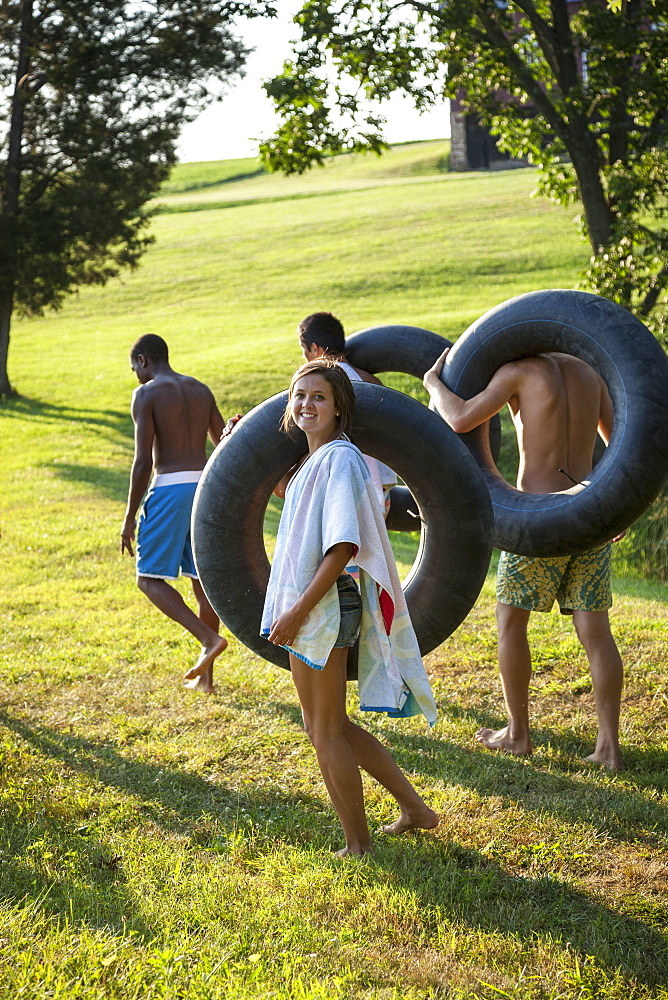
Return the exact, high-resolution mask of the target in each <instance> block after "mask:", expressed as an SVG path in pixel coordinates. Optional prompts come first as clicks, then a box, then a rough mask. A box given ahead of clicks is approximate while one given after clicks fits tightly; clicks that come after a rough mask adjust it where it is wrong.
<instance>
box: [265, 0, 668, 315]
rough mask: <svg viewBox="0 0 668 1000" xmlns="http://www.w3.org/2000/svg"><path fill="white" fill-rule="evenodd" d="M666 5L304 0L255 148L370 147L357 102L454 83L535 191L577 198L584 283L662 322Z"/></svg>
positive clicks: (285, 165) (377, 139) (292, 160)
mask: <svg viewBox="0 0 668 1000" xmlns="http://www.w3.org/2000/svg"><path fill="white" fill-rule="evenodd" d="M667 13H668V12H667V11H666V2H665V0H654V2H651V0H611V2H610V4H609V5H608V3H606V2H603V0H598V2H596V0H593V2H589V3H579V2H569V0H445V2H420V0H336V2H330V0H307V2H304V3H303V5H302V8H301V10H300V12H299V14H298V15H297V16H296V18H295V21H296V23H297V24H298V25H299V26H300V28H301V39H300V41H299V42H298V43H296V51H295V58H294V59H293V60H290V61H288V62H286V63H285V65H284V71H283V73H282V75H280V76H278V77H276V78H275V79H273V80H271V81H269V82H268V83H267V84H265V89H266V91H267V93H268V94H269V95H270V96H271V97H273V99H274V101H275V103H276V106H277V109H278V110H279V112H280V114H281V115H282V118H283V122H282V124H281V126H280V127H279V129H278V131H277V132H276V134H275V135H274V136H273V137H271V138H270V139H268V140H266V141H265V142H263V144H262V146H261V154H262V156H263V158H264V160H265V162H266V163H267V164H268V166H269V167H270V168H272V169H280V170H283V171H285V172H286V173H291V172H295V171H297V172H302V171H303V170H305V169H307V168H308V167H310V166H311V165H312V164H314V163H317V164H322V163H323V160H324V157H325V156H326V155H328V154H330V153H338V152H342V151H356V150H360V149H371V150H375V151H376V152H379V151H381V150H382V149H383V148H384V147H385V144H384V142H383V138H382V133H381V127H382V119H379V118H378V116H377V115H375V114H374V113H373V112H369V110H368V108H369V105H368V103H367V102H368V101H371V102H373V101H378V100H381V99H383V98H385V97H387V96H388V95H389V94H390V93H392V92H393V91H403V92H404V93H406V94H409V95H411V96H412V98H413V100H414V101H415V104H416V106H417V107H418V108H423V107H426V106H428V105H430V104H433V103H435V102H436V101H440V100H443V98H444V97H445V96H451V97H454V96H455V95H460V96H461V95H462V94H463V95H464V101H465V104H466V106H467V107H468V108H469V109H470V110H471V111H475V112H477V113H478V114H479V115H480V116H481V119H482V121H483V123H484V124H487V125H488V126H489V127H490V128H491V131H492V133H493V134H494V135H496V136H497V137H498V140H499V146H500V147H501V149H503V150H505V151H506V152H508V153H510V154H511V155H512V156H515V157H518V158H521V159H526V160H528V161H529V162H531V163H534V164H536V165H537V166H538V167H539V168H540V171H541V176H540V185H539V189H540V191H541V192H542V193H543V194H545V195H547V196H549V197H550V198H552V199H553V200H554V201H556V202H558V203H560V204H562V205H570V204H573V203H575V202H578V201H579V202H580V203H581V206H582V214H581V216H580V217H579V218H578V222H579V225H580V227H581V231H582V233H583V235H584V237H585V238H586V239H588V240H589V243H590V246H591V251H592V255H591V259H590V264H589V267H588V269H587V271H586V272H585V275H584V279H585V282H586V283H587V284H588V285H589V287H591V288H593V289H594V290H595V291H598V292H600V293H601V294H603V295H606V296H607V297H608V298H611V299H613V300H615V301H617V302H619V303H621V304H622V305H624V306H626V307H627V308H629V309H631V310H632V311H634V312H636V314H638V315H639V316H640V317H641V318H643V319H644V320H645V321H646V322H651V323H653V325H654V327H655V329H656V330H657V331H658V330H662V329H665V323H666V312H667V309H668V306H667V304H666V297H667V291H668V264H667V263H666V250H667V249H668V228H667V227H666V224H665V216H666V208H667V206H668V202H667V199H666V194H667V189H668V148H667V138H668V20H667ZM333 74H334V78H335V81H336V82H335V83H333V82H331V77H332V75H333ZM441 81H444V82H441Z"/></svg>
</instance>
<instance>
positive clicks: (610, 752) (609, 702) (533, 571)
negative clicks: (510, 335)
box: [424, 350, 623, 771]
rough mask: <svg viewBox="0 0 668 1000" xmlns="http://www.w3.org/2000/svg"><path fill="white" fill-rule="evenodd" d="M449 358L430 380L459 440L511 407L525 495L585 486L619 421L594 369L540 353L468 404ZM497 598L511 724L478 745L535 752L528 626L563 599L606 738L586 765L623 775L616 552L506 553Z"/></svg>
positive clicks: (482, 733) (483, 735)
mask: <svg viewBox="0 0 668 1000" xmlns="http://www.w3.org/2000/svg"><path fill="white" fill-rule="evenodd" d="M447 354H448V351H447V350H446V351H445V352H444V353H443V354H442V355H441V357H440V358H439V359H438V361H436V363H435V364H434V366H433V367H432V368H431V369H430V370H429V371H428V372H427V374H426V375H425V377H424V385H425V388H426V389H427V390H428V392H429V395H430V396H431V399H432V402H433V403H434V405H435V407H436V409H437V411H438V412H439V413H440V415H441V416H442V417H443V418H444V420H446V421H447V423H448V424H449V425H450V426H451V427H452V429H453V430H454V431H456V432H457V433H458V434H463V433H466V432H467V431H470V430H472V429H473V428H474V427H478V426H479V425H480V424H482V423H484V422H485V421H486V420H489V419H490V418H491V417H493V416H494V414H495V413H498V412H499V410H500V409H501V408H502V407H503V406H504V405H505V404H506V403H507V404H508V406H509V408H510V412H511V415H512V418H513V422H514V424H515V428H516V431H517V441H518V445H519V452H520V467H519V473H518V478H517V488H518V489H519V490H524V491H525V492H527V493H558V492H560V491H561V490H564V489H568V488H569V487H570V486H571V485H572V484H573V482H576V483H579V482H582V481H583V480H585V479H586V478H587V476H588V475H589V474H590V472H591V470H592V463H593V452H594V444H595V442H596V435H597V432H598V433H600V435H601V437H602V438H603V440H604V441H605V443H606V444H607V443H608V441H609V439H610V434H611V432H612V422H613V412H612V403H611V401H610V396H609V395H608V390H607V388H606V386H605V383H604V381H603V379H602V378H601V377H600V376H599V375H598V374H597V373H596V372H595V371H594V370H593V368H590V367H589V365H587V364H585V363H584V362H583V361H581V360H580V359H579V358H574V357H572V356H571V355H568V354H557V353H549V354H539V355H536V356H535V357H530V358H523V359H521V360H519V361H511V362H509V363H508V364H505V365H503V366H502V367H501V368H499V369H498V371H497V372H495V374H494V375H493V377H492V379H491V380H490V382H489V385H488V386H487V387H486V388H485V389H483V391H482V392H480V393H478V395H477V396H474V397H473V398H472V399H468V400H465V399H461V398H460V397H459V396H456V395H455V394H454V393H453V392H451V391H450V390H449V389H448V388H447V387H446V386H445V385H444V384H443V383H442V382H441V380H440V377H439V376H440V374H441V370H442V368H443V363H444V361H445V358H446V356H447ZM496 596H497V605H496V620H497V627H498V633H499V650H498V655H499V671H500V673H501V683H502V686H503V694H504V698H505V702H506V710H507V712H508V725H507V726H505V727H504V728H503V729H499V730H497V731H494V730H492V729H480V730H479V731H478V732H477V733H476V739H478V740H479V741H480V742H481V743H482V744H483V745H484V746H486V747H488V748H489V749H490V750H503V751H505V752H506V753H512V754H518V755H522V754H530V753H531V751H532V745H531V736H530V732H529V683H530V680H531V653H530V650H529V643H528V639H527V626H528V624H529V616H530V614H531V612H532V611H550V609H551V608H552V605H553V603H554V601H555V599H556V600H558V602H559V606H560V609H561V612H562V614H572V615H573V624H574V626H575V631H576V633H577V636H578V639H579V640H580V642H581V644H582V646H583V647H584V650H585V652H586V654H587V659H588V660H589V667H590V669H591V676H592V683H593V688H594V698H595V701H596V714H597V717H598V738H597V740H596V747H595V749H594V752H593V753H592V754H591V755H590V756H589V757H587V758H586V760H587V761H589V762H591V763H594V764H601V765H602V766H603V767H606V768H608V770H610V771H618V770H620V769H621V768H622V756H621V751H620V749H619V708H620V701H621V692H622V683H623V670H622V661H621V658H620V655H619V651H618V650H617V646H616V644H615V640H614V639H613V637H612V633H611V631H610V623H609V621H608V608H609V607H610V606H611V604H612V596H611V592H610V544H609V543H608V544H606V545H603V546H599V547H597V548H595V549H592V550H591V551H589V552H584V553H582V554H581V555H576V556H565V557H557V558H528V557H526V556H517V555H513V554H511V553H508V552H502V553H501V557H500V559H499V569H498V574H497V593H496Z"/></svg>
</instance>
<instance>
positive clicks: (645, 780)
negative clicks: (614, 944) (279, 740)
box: [267, 702, 668, 846]
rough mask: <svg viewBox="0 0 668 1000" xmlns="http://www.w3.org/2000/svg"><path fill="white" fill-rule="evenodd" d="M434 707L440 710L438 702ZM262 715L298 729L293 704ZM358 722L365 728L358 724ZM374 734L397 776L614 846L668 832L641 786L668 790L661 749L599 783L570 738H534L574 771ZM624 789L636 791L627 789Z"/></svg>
mask: <svg viewBox="0 0 668 1000" xmlns="http://www.w3.org/2000/svg"><path fill="white" fill-rule="evenodd" d="M439 708H440V709H441V711H443V710H444V706H443V704H442V703H441V704H440V705H439ZM445 710H446V711H447V712H448V714H451V715H453V716H456V717H458V718H469V719H471V722H472V731H475V728H478V726H479V725H489V724H490V722H491V721H492V720H490V719H489V718H486V717H485V718H482V717H481V718H479V719H477V723H476V724H474V719H475V715H474V714H473V713H471V712H470V711H464V710H462V709H460V708H459V706H450V705H447V706H445ZM267 711H268V712H269V713H272V714H275V713H281V714H282V715H284V716H285V717H286V718H287V719H289V721H290V722H292V723H293V724H294V725H296V726H298V727H300V728H302V717H301V712H300V711H299V708H298V706H296V705H293V704H290V703H288V702H271V703H269V704H268V705H267ZM361 724H362V725H364V720H361ZM377 731H378V730H377ZM380 732H381V734H382V736H381V738H382V739H383V741H384V742H385V743H386V744H387V746H388V748H389V749H390V752H391V753H392V756H393V757H394V758H395V760H396V762H397V764H398V765H399V767H401V768H402V770H404V771H408V772H413V773H416V774H420V775H422V776H423V777H426V778H433V779H434V780H435V781H439V782H442V781H446V782H449V783H452V784H457V785H460V786H461V787H463V788H469V789H472V790H474V791H476V792H477V793H478V794H479V795H482V796H495V797H497V796H501V797H503V798H509V799H511V800H513V801H514V802H516V803H517V804H518V805H520V806H521V807H522V808H523V809H525V810H527V811H529V812H536V813H539V814H541V813H546V812H547V813H551V814H552V815H554V816H556V817H557V818H559V819H561V820H563V821H565V822H569V823H586V824H588V825H590V826H593V827H594V828H595V829H597V830H600V831H604V832H605V833H606V834H607V835H608V836H610V837H611V838H613V839H614V840H617V841H619V842H629V843H633V844H636V845H637V844H640V843H645V844H647V845H648V846H656V845H657V844H660V843H661V842H662V836H661V834H660V833H659V834H657V833H656V832H655V831H657V830H658V831H663V830H666V829H668V806H667V805H666V804H664V803H662V802H661V801H650V800H648V798H647V797H646V796H645V795H643V794H642V792H643V791H644V790H645V789H651V790H652V791H658V792H664V791H668V753H666V752H665V751H662V750H658V749H650V750H648V751H647V756H641V755H640V753H639V751H635V753H634V754H633V755H630V756H629V761H628V763H629V765H630V766H631V767H633V766H634V765H635V766H637V768H638V772H637V773H635V774H634V773H633V771H631V770H627V771H624V772H623V775H622V777H621V778H620V779H617V778H615V777H612V776H610V778H609V779H608V780H607V781H606V783H605V784H600V783H598V782H587V780H586V777H583V773H582V771H583V768H584V767H586V766H587V765H584V764H583V762H582V761H581V760H580V759H579V758H578V757H577V756H576V755H574V753H573V748H574V746H575V745H576V741H575V740H569V739H568V738H567V737H563V738H561V737H557V736H555V734H553V733H543V734H541V733H540V731H539V732H538V738H539V739H540V738H541V736H542V737H544V739H545V741H546V742H548V741H549V742H551V743H552V744H553V745H557V746H560V748H561V749H562V750H563V753H564V758H566V752H567V751H568V757H569V759H568V760H566V759H565V760H564V763H565V765H566V767H569V768H570V769H572V768H574V767H577V770H578V773H577V774H573V773H571V771H570V770H563V771H547V770H544V769H541V768H540V767H539V766H537V765H536V764H534V762H533V760H532V758H529V757H522V758H519V757H512V756H510V755H507V754H500V753H492V752H489V751H483V750H480V751H479V752H476V751H472V750H469V749H467V748H465V747H462V746H460V745H459V744H456V743H452V742H450V741H448V740H441V739H439V738H438V737H437V736H431V735H425V736H416V735H413V734H409V733H404V732H401V731H399V730H398V729H394V728H392V729H389V728H388V729H385V730H383V729H382V727H381V730H380ZM580 749H582V748H580ZM573 757H575V759H573ZM592 775H593V776H595V777H596V778H599V777H600V776H601V775H602V772H601V771H599V770H598V769H592ZM622 781H623V783H624V784H622V783H621V782H622ZM629 784H633V785H634V786H635V788H629V787H628V786H629Z"/></svg>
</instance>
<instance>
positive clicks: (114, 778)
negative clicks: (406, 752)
mask: <svg viewBox="0 0 668 1000" xmlns="http://www.w3.org/2000/svg"><path fill="white" fill-rule="evenodd" d="M0 725H4V726H5V727H6V728H7V729H8V730H10V731H11V732H12V733H14V734H15V736H17V737H19V738H20V739H21V740H22V741H24V742H25V743H26V744H27V745H28V746H30V747H31V748H32V750H34V751H35V752H37V753H38V754H40V755H41V756H42V757H43V758H45V759H47V760H52V761H57V762H58V763H60V764H64V765H65V766H66V767H67V768H69V769H70V770H71V771H72V772H73V773H76V774H79V775H82V776H85V777H86V778H88V779H89V780H90V781H91V783H93V784H94V785H97V786H99V785H102V786H104V788H103V790H102V792H101V794H105V793H107V794H108V793H109V792H110V791H111V792H112V793H113V792H116V793H119V795H120V796H123V797H122V798H119V799H118V800H116V801H112V802H108V803H100V802H99V800H98V802H96V801H95V799H94V798H92V799H91V800H90V806H89V807H88V808H87V809H86V810H85V811H84V814H83V815H84V819H85V822H83V823H82V814H81V812H79V813H78V814H75V815H74V816H72V817H67V818H64V817H63V809H62V806H61V805H60V802H59V801H58V800H56V799H55V798H54V799H51V798H49V797H48V796H47V797H46V798H45V799H44V800H43V801H42V803H41V804H40V808H39V810H36V811H35V812H28V811H26V810H23V811H21V812H20V813H18V812H17V814H16V815H12V814H11V809H10V808H6V809H5V812H4V817H3V837H2V841H4V850H3V855H4V856H3V857H2V858H0V861H2V864H0V898H2V899H5V900H7V901H10V902H13V903H18V902H20V901H22V902H23V903H24V904H25V905H26V906H34V907H36V908H38V909H39V910H40V912H43V913H44V914H46V915H47V916H58V915H61V916H66V917H68V918H69V919H70V920H71V921H74V922H79V923H85V924H92V925H94V926H100V927H103V926H109V925H112V926H114V927H116V928H124V927H125V926H126V925H127V926H131V927H132V929H133V930H134V931H136V932H137V933H138V934H142V935H145V936H146V937H148V938H153V937H154V936H155V928H151V927H150V926H149V924H148V923H147V921H146V920H145V918H144V915H143V913H142V908H141V900H139V899H138V898H137V896H136V895H135V894H134V893H133V891H132V890H131V889H130V888H129V887H128V884H127V879H126V877H125V875H124V874H123V858H122V857H118V856H117V855H115V853H114V850H113V848H110V846H109V843H108V842H107V841H106V840H105V831H104V830H103V829H100V827H101V826H102V823H98V822H97V817H98V815H100V816H102V817H103V821H104V823H105V825H108V824H109V822H110V820H112V819H113V821H114V825H115V827H116V828H117V829H123V828H124V827H127V826H129V827H131V828H132V827H136V826H137V825H138V823H141V822H144V823H145V824H146V826H147V836H148V838H149V839H150V838H151V836H152V835H154V834H152V831H151V827H154V828H158V829H159V830H162V831H163V832H164V833H167V834H170V835H172V836H179V837H183V838H185V839H186V840H187V841H188V842H189V843H190V846H191V847H192V848H196V849H199V850H202V851H208V850H210V851H211V852H212V856H215V854H217V855H220V854H221V853H222V852H224V850H225V849H226V844H227V840H226V838H227V837H228V836H229V835H233V834H234V833H235V832H236V831H238V830H239V829H242V830H245V831H246V832H247V833H249V834H251V833H253V835H254V834H255V832H256V830H257V827H258V823H259V822H261V818H262V816H264V815H266V814H267V812H268V810H271V813H272V817H273V819H274V820H275V825H276V826H277V827H278V828H279V830H280V834H281V836H284V835H285V839H288V840H290V842H292V843H294V844H295V846H302V847H303V846H304V841H305V840H306V839H307V838H305V837H304V836H303V835H301V834H303V831H305V830H312V828H313V814H314V812H322V813H323V815H324V816H325V815H326V816H329V813H330V811H329V810H325V808H324V806H323V803H322V802H321V801H320V800H318V799H312V798H310V797H308V796H306V795H304V794H303V793H299V794H298V795H293V794H290V793H284V792H282V791H280V792H274V791H273V790H272V789H267V788H262V789H259V790H258V791H255V790H249V791H244V793H243V795H242V794H240V793H239V792H238V791H237V790H236V789H229V788H226V787H225V786H224V785H223V784H220V783H217V782H216V781H213V780H207V779H205V778H202V777H200V776H199V775H198V774H195V773H193V772H189V771H184V770H180V769H178V768H175V767H169V766H167V765H165V764H164V762H160V763H154V762H150V761H146V760H136V759H133V758H132V757H130V756H129V755H128V756H126V755H124V754H122V753H120V752H119V750H118V747H117V745H116V744H115V743H114V742H113V741H111V740H105V739H100V740H97V739H85V738H82V737H79V736H76V735H72V734H71V733H63V732H61V731H58V730H53V729H49V728H47V727H39V728H37V727H33V726H30V725H27V724H26V723H25V722H24V721H22V720H20V719H16V718H14V717H12V716H10V715H9V714H8V713H6V712H0ZM224 758H225V754H224V753H223V754H221V756H220V759H219V760H218V761H217V762H216V763H217V764H218V763H222V762H223V761H224ZM63 780H67V778H66V776H65V778H64V779H63ZM124 796H128V797H129V798H127V799H126V798H125V797H124ZM8 801H9V800H8ZM87 801H88V800H87ZM74 809H76V806H75V807H74ZM89 817H90V818H89ZM330 819H331V824H330V825H331V827H332V828H333V827H334V825H335V817H333V818H332V817H330ZM96 827H97V829H96ZM323 827H325V833H324V835H323V833H319V834H318V838H319V839H318V844H321V843H322V840H323V836H326V823H323V824H322V825H321V826H320V829H321V830H322V828H323ZM43 857H48V858H49V859H50V861H51V864H52V866H55V868H57V873H55V874H51V872H49V874H46V873H45V872H42V871H40V870H39V867H38V862H39V860H40V858H43Z"/></svg>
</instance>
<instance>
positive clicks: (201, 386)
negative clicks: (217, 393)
mask: <svg viewBox="0 0 668 1000" xmlns="http://www.w3.org/2000/svg"><path fill="white" fill-rule="evenodd" d="M178 380H179V381H180V382H181V384H182V385H184V386H185V387H187V388H188V389H190V390H191V391H193V392H197V393H199V394H200V395H202V396H210V397H211V398H212V399H213V393H212V392H211V389H209V387H208V385H207V384H206V383H205V382H201V381H200V380H199V379H198V378H195V376H194V375H179V376H178Z"/></svg>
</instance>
